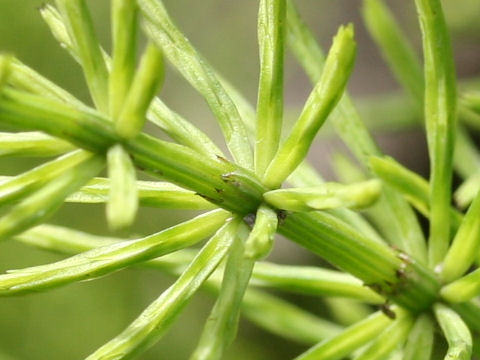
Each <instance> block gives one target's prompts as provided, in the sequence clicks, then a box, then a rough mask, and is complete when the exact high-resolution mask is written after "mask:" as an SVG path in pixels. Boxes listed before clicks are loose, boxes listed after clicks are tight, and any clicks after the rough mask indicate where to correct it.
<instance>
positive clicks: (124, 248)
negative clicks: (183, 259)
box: [0, 210, 229, 296]
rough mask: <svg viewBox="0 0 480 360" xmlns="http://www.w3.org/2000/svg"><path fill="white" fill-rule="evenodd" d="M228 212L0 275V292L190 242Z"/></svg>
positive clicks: (78, 275) (83, 275) (111, 266)
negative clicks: (53, 261) (140, 237)
mask: <svg viewBox="0 0 480 360" xmlns="http://www.w3.org/2000/svg"><path fill="white" fill-rule="evenodd" d="M228 216H229V214H228V213H226V212H225V211H222V210H217V211H213V212H210V213H208V214H205V215H201V216H198V217H196V218H194V219H192V220H189V221H186V222H184V223H181V224H179V225H175V226H173V227H171V228H168V229H166V230H163V231H161V232H159V233H157V234H153V235H150V236H147V237H145V238H142V239H138V240H133V241H125V242H120V243H114V244H111V245H106V246H102V247H99V248H95V249H92V250H90V251H87V252H85V253H81V254H78V255H75V256H73V257H71V258H67V259H65V260H61V261H58V262H55V263H51V264H47V265H40V266H34V267H31V268H26V269H20V270H15V271H12V272H11V273H9V274H4V275H0V295H3V296H8V295H15V294H20V293H25V292H28V291H34V290H35V291H39V290H42V289H48V288H52V287H57V286H62V285H65V284H68V283H72V282H75V281H81V280H84V279H92V278H95V277H99V276H101V275H104V274H107V273H111V272H113V271H116V270H118V269H121V268H124V267H126V266H128V265H131V264H135V263H139V262H141V261H145V260H148V259H153V258H155V257H157V256H161V255H165V254H168V253H171V252H174V251H177V250H179V249H183V248H186V247H189V246H192V245H194V244H196V243H198V242H199V241H201V240H203V239H205V238H206V237H208V236H210V235H211V234H212V233H213V232H215V231H216V230H217V229H218V228H219V227H220V226H221V225H222V223H223V222H225V220H226V219H227V218H228Z"/></svg>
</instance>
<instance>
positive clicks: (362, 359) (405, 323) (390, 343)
mask: <svg viewBox="0 0 480 360" xmlns="http://www.w3.org/2000/svg"><path fill="white" fill-rule="evenodd" d="M412 325H413V318H412V316H411V315H410V314H408V313H405V312H403V311H397V316H396V319H395V321H394V322H393V323H392V324H391V325H390V326H389V327H388V328H387V329H385V331H383V332H382V333H381V334H380V335H379V336H378V337H376V338H375V340H373V341H372V343H371V344H370V345H369V346H368V347H367V348H366V349H365V350H364V351H362V353H361V354H360V355H359V356H356V357H355V358H354V359H355V360H382V359H385V357H387V356H388V355H389V354H390V353H392V352H393V351H394V350H395V349H396V348H398V346H399V345H400V346H401V345H403V343H404V342H405V340H406V339H407V337H408V333H409V332H410V329H411V328H412Z"/></svg>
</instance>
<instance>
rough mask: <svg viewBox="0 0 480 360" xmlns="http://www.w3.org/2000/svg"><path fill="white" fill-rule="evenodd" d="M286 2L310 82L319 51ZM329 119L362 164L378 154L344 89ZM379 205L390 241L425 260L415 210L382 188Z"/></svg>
mask: <svg viewBox="0 0 480 360" xmlns="http://www.w3.org/2000/svg"><path fill="white" fill-rule="evenodd" d="M287 4H288V7H287V22H288V45H289V46H290V48H291V49H292V51H293V53H294V55H295V56H296V58H297V60H298V61H299V63H300V64H301V65H302V67H303V68H304V70H305V72H306V73H307V75H308V76H309V79H310V82H311V83H313V84H315V83H316V82H317V80H318V79H319V78H320V75H321V71H322V68H323V66H324V55H323V51H322V50H321V49H320V47H319V45H318V44H317V42H316V40H315V38H314V36H313V34H312V33H311V32H310V30H309V29H308V27H307V26H306V25H305V23H303V21H302V19H301V18H300V15H299V14H298V12H297V11H296V9H295V7H294V5H293V2H292V1H290V0H289V1H288V3H287ZM331 121H332V123H333V125H334V127H335V129H336V131H337V133H338V134H339V136H340V137H341V138H342V140H343V141H344V143H345V144H346V145H347V147H348V148H349V149H350V150H351V151H352V152H353V154H354V155H355V156H356V157H357V159H359V160H360V162H361V163H363V165H364V166H365V167H366V168H368V158H369V156H371V155H381V151H380V149H379V148H378V146H377V144H376V143H375V141H374V140H373V138H372V137H371V135H370V134H369V132H368V130H367V128H366V126H365V124H364V123H363V122H362V121H361V119H360V117H359V114H358V112H357V110H356V108H355V106H354V105H353V103H352V100H351V99H350V97H349V96H348V94H347V93H346V94H344V96H343V97H342V99H341V100H340V102H339V103H338V106H337V107H336V108H335V110H334V111H333V112H332V115H331ZM379 206H381V208H382V211H383V212H384V213H386V214H391V216H390V217H389V218H388V219H386V220H387V221H388V222H389V230H390V231H389V232H390V233H391V236H390V240H391V242H392V243H393V245H395V246H396V247H398V248H400V249H401V250H403V251H405V252H407V253H408V254H414V255H415V257H416V258H417V259H419V261H421V262H426V259H427V250H426V244H425V239H424V236H423V232H422V230H421V228H420V225H419V223H418V220H417V219H416V217H415V213H414V212H413V210H412V209H411V208H410V207H409V206H408V204H407V203H406V202H405V201H404V200H403V199H402V198H401V195H399V194H396V193H395V192H394V191H392V190H390V189H384V199H383V200H382V201H381V202H380V205H379Z"/></svg>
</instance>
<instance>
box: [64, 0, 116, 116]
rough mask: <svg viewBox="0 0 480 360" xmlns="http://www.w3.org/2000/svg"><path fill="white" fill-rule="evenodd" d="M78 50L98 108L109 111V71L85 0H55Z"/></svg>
mask: <svg viewBox="0 0 480 360" xmlns="http://www.w3.org/2000/svg"><path fill="white" fill-rule="evenodd" d="M55 3H56V4H57V7H58V9H59V10H60V13H61V14H62V18H63V20H64V22H65V24H66V27H67V30H68V33H69V35H70V38H71V39H73V43H74V44H75V48H76V49H77V50H78V55H79V59H80V61H81V65H82V68H83V71H84V74H85V79H86V81H87V85H88V88H89V89H90V94H91V95H92V98H93V101H94V103H95V105H96V106H97V108H98V110H99V111H101V112H103V113H104V114H107V113H108V71H107V66H106V64H105V61H104V58H103V55H102V51H101V49H100V45H99V42H98V40H97V37H96V35H95V30H94V28H93V23H92V19H91V17H90V14H89V11H88V8H87V5H86V3H85V0H55Z"/></svg>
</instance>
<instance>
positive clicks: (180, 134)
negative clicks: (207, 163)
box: [147, 98, 225, 158]
mask: <svg viewBox="0 0 480 360" xmlns="http://www.w3.org/2000/svg"><path fill="white" fill-rule="evenodd" d="M147 116H148V120H149V121H151V122H152V123H153V124H155V125H157V126H158V127H159V128H160V129H162V130H163V131H164V132H165V133H166V134H167V135H168V136H169V137H170V138H172V139H173V140H175V141H176V142H178V143H179V144H182V145H185V146H188V147H189V148H191V149H193V150H195V151H198V152H200V153H201V154H204V155H206V156H208V157H211V158H217V157H218V156H221V157H225V156H224V155H223V152H222V150H220V149H219V148H218V146H217V145H215V143H214V142H213V141H212V140H211V139H210V138H209V137H208V136H207V135H206V134H205V133H204V132H203V131H201V130H200V129H198V128H197V127H195V126H194V125H192V124H191V123H190V122H188V121H187V120H185V119H184V118H182V117H181V116H180V115H179V114H177V113H175V112H174V111H172V110H171V109H169V108H168V107H167V106H166V105H165V104H164V103H163V102H162V101H161V100H160V99H159V98H155V99H153V101H152V103H151V106H150V109H149V111H148V114H147Z"/></svg>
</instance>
